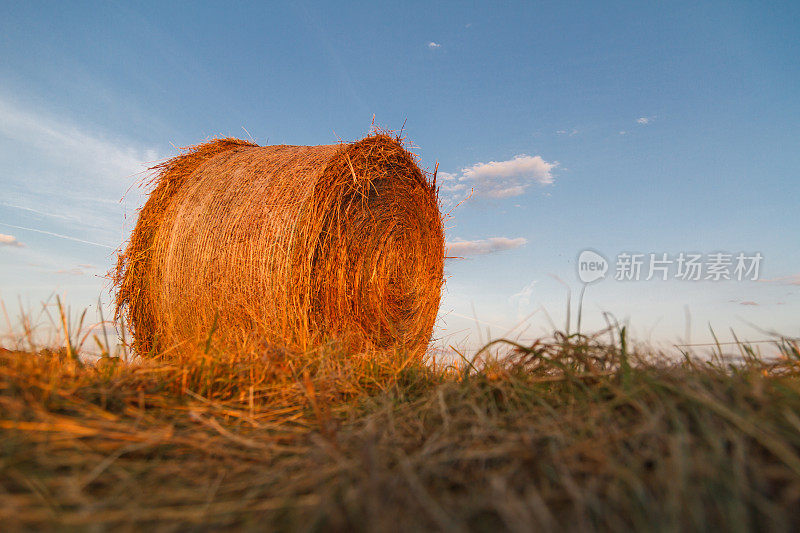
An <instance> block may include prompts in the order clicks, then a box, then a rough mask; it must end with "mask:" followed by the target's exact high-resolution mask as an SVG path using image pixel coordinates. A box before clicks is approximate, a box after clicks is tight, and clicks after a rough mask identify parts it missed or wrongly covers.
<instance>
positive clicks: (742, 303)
mask: <svg viewBox="0 0 800 533" xmlns="http://www.w3.org/2000/svg"><path fill="white" fill-rule="evenodd" d="M739 305H754V306H755V305H758V303H756V302H754V301H752V300H746V301H744V302H739Z"/></svg>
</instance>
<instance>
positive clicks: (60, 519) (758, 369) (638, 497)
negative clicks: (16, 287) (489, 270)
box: [0, 331, 800, 531]
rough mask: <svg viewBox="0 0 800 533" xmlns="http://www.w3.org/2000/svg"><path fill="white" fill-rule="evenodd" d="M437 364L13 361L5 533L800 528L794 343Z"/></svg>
mask: <svg viewBox="0 0 800 533" xmlns="http://www.w3.org/2000/svg"><path fill="white" fill-rule="evenodd" d="M621 333H622V335H621V336H620V337H621V338H618V340H617V341H615V344H614V345H610V344H604V343H603V342H601V341H600V338H599V337H595V338H587V337H582V336H576V335H573V336H565V335H558V336H556V337H555V338H554V339H551V340H550V341H549V342H544V341H540V342H537V343H536V344H534V345H533V346H518V347H514V346H513V345H511V344H509V343H505V342H501V343H498V344H497V345H495V346H493V347H490V348H488V349H487V350H486V351H484V353H483V354H481V355H480V357H478V358H476V360H474V361H469V362H467V361H463V362H462V363H461V364H459V365H451V366H448V367H443V366H441V365H439V366H437V365H434V364H432V362H428V363H427V364H424V363H422V362H420V361H419V359H418V358H416V357H408V358H405V357H403V356H402V354H399V353H386V352H379V351H374V352H370V353H363V354H358V353H353V352H351V351H347V350H345V349H343V348H342V347H337V346H334V345H328V346H325V347H321V348H319V349H317V350H314V351H312V352H309V353H307V354H305V356H304V357H302V358H294V357H286V356H285V355H283V354H282V353H280V352H276V351H264V352H263V353H261V354H260V355H259V356H258V357H256V356H253V358H249V357H250V356H247V357H243V356H241V355H236V356H235V357H234V356H231V355H229V354H228V353H227V352H225V351H220V350H217V349H215V348H214V346H213V344H212V345H211V346H210V347H209V349H208V350H207V351H205V352H203V357H187V358H186V359H180V358H174V357H169V358H166V359H149V360H143V361H140V362H138V363H137V362H128V363H126V362H122V361H118V360H115V359H109V358H104V359H101V360H100V361H99V362H98V363H97V364H92V365H83V364H80V363H79V362H78V361H77V360H76V359H74V358H70V357H67V354H66V352H65V351H64V350H60V351H41V352H40V353H38V354H32V353H21V352H9V351H2V352H0V435H1V438H0V442H2V451H1V452H0V492H2V497H0V520H2V523H3V525H4V527H6V528H33V527H46V528H59V529H61V528H64V529H69V528H75V527H77V528H80V529H84V528H86V527H87V526H89V525H93V526H96V527H97V528H99V529H112V528H113V529H115V530H116V529H120V528H121V529H123V530H126V529H130V530H132V529H137V530H138V529H143V528H147V529H149V530H156V531H172V530H175V529H180V530H186V529H197V530H207V529H208V530H211V529H213V530H217V529H234V528H236V529H238V528H245V529H253V530H264V529H268V530H325V531H339V530H356V531H359V530H392V531H395V530H398V529H400V530H453V531H456V530H472V531H495V530H512V531H514V530H516V531H523V530H524V531H528V530H531V529H540V530H545V531H560V530H613V531H621V530H648V531H650V530H657V531H676V530H702V531H708V530H731V531H740V530H774V531H790V530H793V529H794V530H796V529H797V527H798V526H800V416H799V415H798V413H800V352H798V346H797V345H796V344H792V343H791V342H788V341H786V342H784V343H783V344H782V345H781V346H782V353H783V357H782V358H780V359H778V360H775V361H772V362H764V361H761V360H759V359H758V358H756V357H755V356H754V355H753V354H752V352H749V351H747V349H745V348H744V347H743V353H744V354H745V355H746V358H745V360H744V361H743V362H742V363H741V364H740V365H737V366H735V367H734V366H729V365H725V364H724V363H722V362H721V361H719V360H716V359H715V360H712V361H711V362H707V363H700V362H697V361H693V360H690V359H687V360H685V361H682V362H680V363H674V362H673V363H669V362H665V361H659V360H656V359H655V358H654V357H652V356H649V357H645V356H644V355H645V354H643V353H629V350H630V349H629V348H628V347H627V343H626V342H625V337H624V331H623V332H621Z"/></svg>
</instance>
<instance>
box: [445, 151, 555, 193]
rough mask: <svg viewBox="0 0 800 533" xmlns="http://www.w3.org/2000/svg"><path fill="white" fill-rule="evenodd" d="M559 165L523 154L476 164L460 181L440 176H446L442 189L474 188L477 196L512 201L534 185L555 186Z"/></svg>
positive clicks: (467, 170)
mask: <svg viewBox="0 0 800 533" xmlns="http://www.w3.org/2000/svg"><path fill="white" fill-rule="evenodd" d="M556 166H558V163H557V162H553V163H549V162H547V161H545V160H544V159H542V157H541V156H538V155H537V156H529V155H524V154H523V155H518V156H516V157H514V158H513V159H509V160H507V161H489V162H488V163H476V164H474V165H472V166H471V167H467V168H464V169H462V170H461V176H460V177H459V178H458V179H457V181H456V180H455V175H454V174H449V173H442V172H440V173H439V175H446V177H445V178H443V179H444V180H445V184H444V185H443V186H442V189H443V190H444V191H445V192H457V191H463V190H466V189H468V188H473V189H474V191H475V195H476V196H486V197H490V198H510V197H512V196H519V195H521V194H524V193H525V191H526V190H527V189H528V187H530V186H531V185H533V184H539V185H550V184H552V183H553V181H554V179H553V174H552V170H553V169H554V168H555V167H556Z"/></svg>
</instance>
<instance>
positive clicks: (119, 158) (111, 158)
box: [0, 98, 158, 179]
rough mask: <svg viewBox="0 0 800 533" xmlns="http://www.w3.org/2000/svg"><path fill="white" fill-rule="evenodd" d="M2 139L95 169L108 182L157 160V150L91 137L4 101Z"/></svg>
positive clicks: (0, 122) (1, 102)
mask: <svg viewBox="0 0 800 533" xmlns="http://www.w3.org/2000/svg"><path fill="white" fill-rule="evenodd" d="M0 136H2V137H5V138H7V139H10V140H12V141H16V142H20V143H22V144H24V145H26V146H28V147H35V148H36V150H37V151H38V152H39V153H40V155H41V157H44V158H52V159H56V160H58V161H60V162H62V164H65V165H70V166H73V165H74V166H77V167H78V168H82V169H86V168H89V169H91V170H93V172H92V174H101V175H103V176H106V177H107V179H113V178H125V177H129V176H131V175H133V174H136V173H137V172H140V171H142V170H143V166H142V163H143V162H144V161H154V160H155V159H157V158H158V154H157V153H156V152H155V151H154V150H141V149H135V148H132V147H130V146H126V145H125V144H123V143H119V142H113V141H111V140H107V139H103V138H100V137H98V136H95V135H90V134H88V133H86V132H85V131H83V130H81V129H80V128H78V127H77V126H75V125H72V124H67V123H65V122H62V121H59V120H57V119H53V118H52V117H47V116H44V115H42V114H39V113H34V112H30V111H25V110H22V109H20V108H18V107H17V106H14V105H12V104H11V103H10V102H7V101H5V100H3V99H2V98H0Z"/></svg>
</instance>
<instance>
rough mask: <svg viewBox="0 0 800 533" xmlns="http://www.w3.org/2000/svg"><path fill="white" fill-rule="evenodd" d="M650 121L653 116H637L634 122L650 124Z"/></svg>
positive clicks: (643, 124)
mask: <svg viewBox="0 0 800 533" xmlns="http://www.w3.org/2000/svg"><path fill="white" fill-rule="evenodd" d="M651 122H653V117H639V118H637V119H636V123H637V124H641V125H642V126H645V125H647V124H650V123H651Z"/></svg>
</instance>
